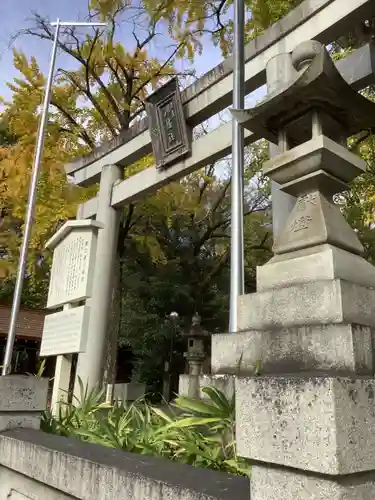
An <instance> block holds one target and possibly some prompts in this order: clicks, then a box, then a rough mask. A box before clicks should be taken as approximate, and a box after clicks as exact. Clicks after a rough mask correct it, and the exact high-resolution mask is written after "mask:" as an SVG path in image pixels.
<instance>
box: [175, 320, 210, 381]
mask: <svg viewBox="0 0 375 500" xmlns="http://www.w3.org/2000/svg"><path fill="white" fill-rule="evenodd" d="M182 335H183V336H184V337H187V339H188V348H187V352H185V354H184V356H185V358H186V359H187V362H188V365H189V375H197V376H198V375H200V374H201V373H202V366H203V362H204V360H205V359H206V356H207V353H206V350H205V342H204V341H205V339H206V338H208V337H210V336H211V334H210V333H209V332H207V331H206V330H204V329H203V328H202V326H201V317H200V316H199V314H198V313H195V314H194V316H193V318H192V324H191V328H190V330H189V331H188V332H185V333H183V334H182Z"/></svg>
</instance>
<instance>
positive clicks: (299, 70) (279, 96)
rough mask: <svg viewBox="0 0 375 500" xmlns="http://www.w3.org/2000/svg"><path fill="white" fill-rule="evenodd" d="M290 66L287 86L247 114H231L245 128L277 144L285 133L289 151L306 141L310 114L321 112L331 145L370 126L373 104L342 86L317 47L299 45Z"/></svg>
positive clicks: (314, 44) (312, 43)
mask: <svg viewBox="0 0 375 500" xmlns="http://www.w3.org/2000/svg"><path fill="white" fill-rule="evenodd" d="M291 63H292V65H293V67H294V70H295V71H294V74H293V76H292V77H291V80H290V81H289V82H287V83H286V84H284V85H281V86H279V87H278V88H276V90H274V91H273V92H271V93H269V94H268V95H267V96H266V97H265V98H264V99H263V100H262V101H261V102H259V103H258V104H257V105H255V106H254V107H253V108H251V109H246V110H238V109H232V110H231V113H232V115H233V116H234V118H235V119H236V120H237V121H238V122H239V123H241V124H243V126H244V127H245V128H247V129H249V130H251V131H252V132H254V133H256V134H257V135H259V136H260V137H264V138H265V139H268V140H269V141H271V142H273V143H276V144H277V142H278V132H279V131H280V130H285V131H286V133H287V136H288V139H289V143H290V146H291V147H293V146H294V145H297V144H301V143H303V142H306V141H308V140H309V139H311V119H309V117H310V116H311V113H310V112H311V111H313V110H314V111H316V110H321V111H322V112H323V113H322V128H323V133H324V135H326V136H328V137H330V138H331V139H333V140H337V139H338V138H339V137H338V136H340V135H341V137H344V136H345V138H346V137H349V136H351V135H355V134H357V133H358V132H361V131H362V130H367V129H371V128H373V127H374V126H375V103H373V102H372V101H370V100H368V99H366V98H365V97H364V96H362V95H361V94H359V93H358V92H356V90H354V89H353V88H352V87H351V86H350V85H348V83H346V81H345V80H344V79H343V78H342V76H341V75H340V73H339V72H338V71H337V69H336V67H335V65H334V63H333V61H332V59H331V57H330V56H329V54H328V53H327V51H326V49H325V47H324V46H323V45H322V44H321V43H319V42H317V41H307V42H304V43H302V44H300V45H299V46H298V47H296V49H295V50H294V51H293V52H292V54H291ZM338 142H340V141H338Z"/></svg>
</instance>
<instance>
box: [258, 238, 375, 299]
mask: <svg viewBox="0 0 375 500" xmlns="http://www.w3.org/2000/svg"><path fill="white" fill-rule="evenodd" d="M333 279H342V280H345V281H349V282H350V283H354V284H356V285H360V286H366V287H373V286H375V267H374V266H373V265H372V264H370V263H369V262H367V261H366V260H365V259H363V258H362V257H360V256H359V255H355V254H352V253H350V252H347V251H346V250H342V249H341V248H337V247H334V246H332V245H321V246H318V247H315V248H313V249H312V248H308V249H305V250H299V251H297V252H291V253H288V254H283V255H276V256H275V257H273V258H272V259H271V260H270V261H269V262H268V263H267V264H265V265H264V266H260V267H258V268H257V290H258V292H262V291H265V290H273V289H277V288H283V287H288V286H291V285H298V284H301V283H311V282H313V281H320V280H333Z"/></svg>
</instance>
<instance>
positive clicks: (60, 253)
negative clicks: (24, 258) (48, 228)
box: [47, 221, 98, 308]
mask: <svg viewBox="0 0 375 500" xmlns="http://www.w3.org/2000/svg"><path fill="white" fill-rule="evenodd" d="M73 222H78V221H72V222H70V223H69V222H68V223H67V224H68V226H67V228H64V227H63V228H62V230H63V231H64V229H65V233H63V234H64V236H63V237H61V238H60V239H58V240H57V243H56V244H55V245H54V246H53V249H54V253H53V261H52V268H51V278H50V286H49V292H48V300H47V308H57V307H59V306H61V305H64V304H68V303H74V302H78V301H81V300H84V299H87V298H89V297H90V296H91V289H92V281H93V280H92V278H93V265H94V258H95V253H96V240H97V229H98V227H95V226H94V225H91V226H90V225H88V226H86V227H85V225H82V227H80V226H76V227H74V226H73ZM69 224H71V225H72V227H71V228H70V226H69ZM69 228H70V230H69ZM60 231H61V230H60ZM56 235H57V233H56ZM56 235H55V236H56ZM50 241H52V238H51V240H50Z"/></svg>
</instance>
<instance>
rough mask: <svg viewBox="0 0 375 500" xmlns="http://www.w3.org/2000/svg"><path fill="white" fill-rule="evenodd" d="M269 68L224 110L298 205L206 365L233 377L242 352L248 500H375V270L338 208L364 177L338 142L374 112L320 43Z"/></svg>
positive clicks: (241, 444) (370, 120) (240, 406)
mask: <svg viewBox="0 0 375 500" xmlns="http://www.w3.org/2000/svg"><path fill="white" fill-rule="evenodd" d="M266 70H267V80H269V81H273V82H275V85H270V86H269V93H268V95H267V96H266V97H265V98H264V99H263V101H261V102H260V103H258V104H257V105H256V106H254V107H253V108H252V109H247V110H232V114H233V115H234V117H235V119H236V120H237V121H239V122H240V123H242V124H243V125H244V126H245V127H246V128H248V129H249V130H251V131H252V132H253V133H255V134H256V136H257V137H264V138H266V139H268V140H270V141H271V142H272V143H274V144H278V146H279V154H278V155H277V156H274V157H273V158H271V159H270V160H269V161H267V162H266V163H265V164H264V165H263V171H264V173H265V174H266V175H268V176H269V177H270V178H271V179H272V180H273V181H275V182H276V183H278V184H279V185H280V189H281V190H282V191H284V192H286V193H288V194H291V195H294V196H295V197H296V198H297V200H296V204H295V206H294V208H293V210H292V211H291V213H290V215H289V218H288V220H287V221H286V224H285V226H284V227H283V228H280V229H281V231H280V232H279V233H278V234H276V237H275V243H274V247H273V251H274V256H273V258H272V259H271V260H270V261H269V262H268V263H267V264H265V265H264V266H261V267H258V268H257V292H256V293H254V294H249V295H242V296H241V297H240V298H239V300H238V327H239V330H240V332H241V333H239V334H236V335H233V334H229V335H220V336H219V337H218V338H217V339H215V342H214V343H213V345H212V365H213V367H214V368H215V370H216V373H218V370H219V369H220V368H221V369H226V370H228V369H231V371H232V372H234V370H235V369H236V366H238V359H239V353H240V354H241V358H240V359H241V369H242V376H241V377H238V378H237V380H236V384H235V396H236V441H237V453H238V455H239V456H241V457H244V458H247V459H249V460H250V461H251V462H252V463H253V467H252V472H251V499H252V500H264V499H271V498H272V500H297V499H298V500H310V499H314V500H327V499H332V500H343V499H344V498H345V499H349V498H350V499H356V500H357V499H358V500H365V499H370V498H375V459H374V450H375V412H374V401H375V400H374V395H375V378H374V362H375V356H374V348H373V338H374V337H373V332H374V328H375V267H374V266H372V265H371V264H370V263H369V262H367V261H366V260H364V259H363V257H362V252H363V247H362V245H361V242H360V241H359V239H358V237H357V234H356V233H355V232H354V231H353V230H352V229H351V227H350V226H349V224H348V223H347V221H346V220H345V218H344V216H343V215H342V213H341V212H340V208H339V206H338V205H337V204H335V202H334V196H335V195H336V194H338V193H340V192H343V191H346V190H348V189H349V183H350V182H351V181H352V180H353V179H355V178H356V177H357V176H358V175H361V174H363V172H364V171H365V169H366V163H365V162H364V161H363V160H362V159H361V158H359V157H358V156H357V155H355V154H354V153H353V152H352V151H350V150H349V149H348V148H347V144H346V139H347V138H348V137H351V136H353V135H355V134H357V133H360V132H362V131H365V130H372V129H373V127H374V126H375V103H374V102H371V101H369V100H368V99H366V98H365V97H364V96H362V95H360V94H358V93H357V92H356V91H355V90H354V89H352V88H351V87H350V86H349V85H348V84H347V83H346V82H345V81H344V80H343V78H342V77H341V75H340V74H339V73H338V71H337V69H336V67H335V65H334V63H333V61H332V60H331V58H330V56H329V54H328V53H327V51H326V50H325V48H324V46H322V45H321V44H320V43H318V42H315V41H308V42H305V43H302V44H301V45H299V46H298V47H296V48H295V49H294V50H293V52H292V53H291V54H280V55H278V56H275V57H274V58H273V59H271V60H270V61H269V63H268V64H267V68H266ZM275 74H276V76H279V77H280V78H272V77H273V76H275ZM283 77H285V79H284V78H283ZM259 359H261V362H262V368H261V374H260V375H259V376H253V375H252V374H250V373H248V374H247V373H246V371H248V372H250V369H251V367H252V366H254V365H255V361H256V360H259ZM227 373H228V372H227Z"/></svg>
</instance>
